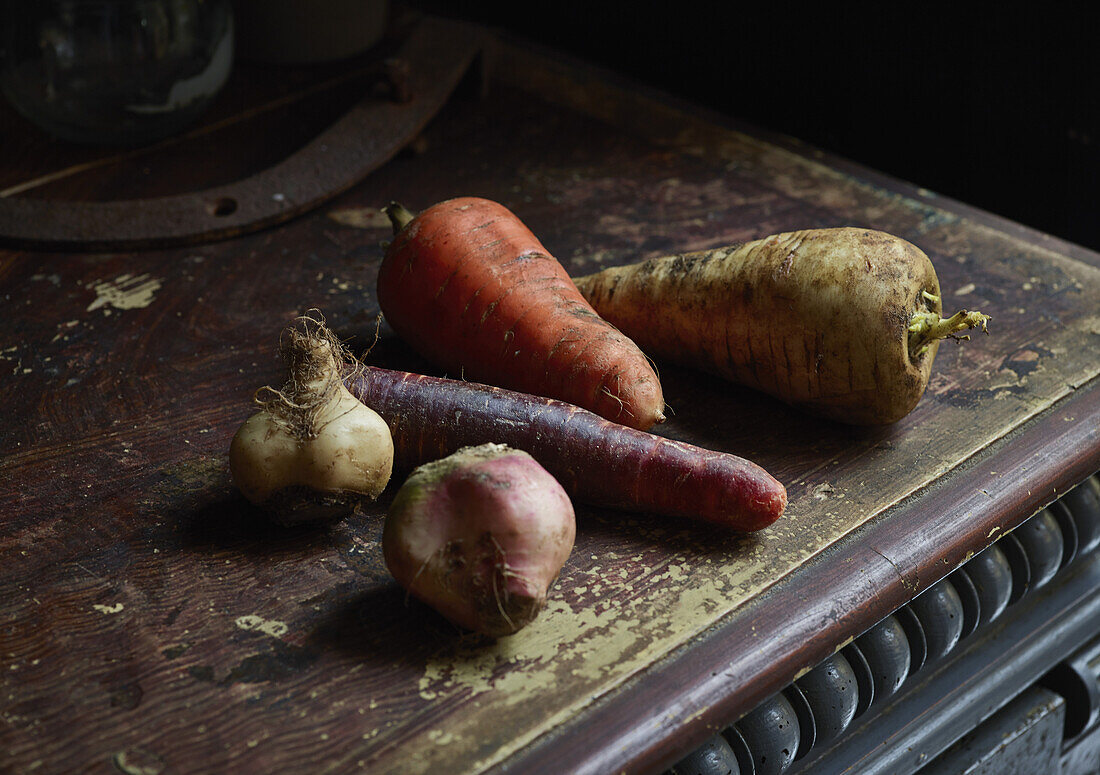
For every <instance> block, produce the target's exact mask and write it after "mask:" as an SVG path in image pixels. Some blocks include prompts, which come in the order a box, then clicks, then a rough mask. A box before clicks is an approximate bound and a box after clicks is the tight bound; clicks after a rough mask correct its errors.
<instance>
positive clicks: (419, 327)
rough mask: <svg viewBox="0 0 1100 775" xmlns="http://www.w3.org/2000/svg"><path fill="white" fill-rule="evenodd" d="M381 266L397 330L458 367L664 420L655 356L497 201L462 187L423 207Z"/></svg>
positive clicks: (607, 412) (641, 420) (394, 212)
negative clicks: (585, 294) (611, 320)
mask: <svg viewBox="0 0 1100 775" xmlns="http://www.w3.org/2000/svg"><path fill="white" fill-rule="evenodd" d="M387 212H388V213H389V215H390V217H391V219H392V220H393V224H394V230H395V232H396V236H395V238H394V240H393V242H392V243H391V244H390V246H389V248H388V249H387V251H386V256H385V259H384V260H383V262H382V265H381V267H380V268H379V271H378V302H379V305H380V306H381V308H382V313H383V315H384V316H385V318H386V320H387V321H388V322H389V323H390V325H391V326H392V327H393V329H394V330H395V331H396V332H397V333H398V334H399V335H400V336H401V337H402V338H403V339H404V340H405V341H406V342H407V343H409V344H410V345H411V346H412V347H413V348H414V349H415V350H417V351H418V352H419V353H420V354H421V355H423V356H424V357H426V358H428V359H429V360H430V361H432V362H433V363H435V364H436V365H437V366H440V367H442V368H444V369H446V370H447V371H448V372H449V373H451V374H452V375H454V376H456V377H457V376H461V377H462V378H463V379H472V380H476V381H479V382H484V383H488V384H492V385H498V386H500V387H505V388H509V389H512V390H518V391H522V392H525V393H533V394H535V395H540V396H548V397H550V398H557V399H561V400H563V401H567V402H569V403H572V404H576V405H578V406H582V407H584V408H586V409H589V410H590V411H593V412H595V413H597V414H599V415H601V416H603V417H606V418H608V419H611V420H614V421H615V422H618V423H622V424H624V425H629V426H632V427H635V428H640V429H643V430H645V429H648V428H650V427H651V426H652V425H653V424H654V423H657V422H661V421H662V420H664V414H663V411H664V397H663V395H662V392H661V385H660V381H659V380H658V378H657V374H656V373H655V372H654V370H653V368H652V366H651V365H650V363H649V361H648V360H647V359H646V357H645V355H643V354H642V352H641V351H640V350H639V349H638V347H637V346H636V345H635V344H634V343H633V342H632V341H630V340H629V339H628V338H627V337H626V336H624V335H623V334H621V333H620V332H619V331H617V330H616V329H615V328H614V327H613V326H611V325H609V324H608V323H607V322H606V321H604V320H602V319H601V318H600V317H599V316H598V315H597V314H596V313H595V311H594V310H593V309H592V307H590V306H589V304H588V302H586V301H585V300H584V299H583V298H582V297H581V295H580V294H579V293H578V292H577V289H576V287H575V286H574V285H573V282H572V281H571V280H570V278H569V275H568V273H567V272H566V271H565V268H564V267H562V265H561V264H560V263H558V261H557V260H556V259H555V258H553V257H552V256H551V255H550V253H549V252H548V251H547V250H546V248H544V247H543V246H542V244H541V243H540V242H539V240H538V239H537V238H536V237H535V235H534V234H532V233H531V231H530V230H529V229H528V228H527V227H526V226H524V225H523V223H521V222H520V220H519V219H518V218H517V217H516V216H515V215H513V214H512V213H511V212H510V211H509V210H507V209H506V208H505V207H503V206H502V205H500V204H497V203H496V202H491V201H488V200H485V199H478V198H473V197H464V198H459V199H452V200H448V201H445V202H441V203H439V204H437V205H434V206H433V207H430V208H428V209H427V210H425V211H424V212H422V213H420V214H419V215H417V216H415V217H413V216H412V215H411V214H410V213H409V212H408V211H407V210H405V209H404V208H402V207H400V206H399V205H391V206H390V207H389V208H387Z"/></svg>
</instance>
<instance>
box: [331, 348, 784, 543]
mask: <svg viewBox="0 0 1100 775" xmlns="http://www.w3.org/2000/svg"><path fill="white" fill-rule="evenodd" d="M348 387H349V389H350V390H351V392H352V393H353V394H354V395H355V396H356V397H358V398H359V399H360V400H361V401H363V402H364V403H365V404H366V405H367V406H370V407H371V408H372V409H374V410H375V411H376V412H378V413H379V414H380V415H381V416H382V417H384V418H385V419H386V422H387V423H389V426H390V433H391V434H392V436H393V439H394V454H395V462H394V466H395V468H396V469H398V470H409V469H410V468H412V467H413V466H415V465H418V464H420V463H423V462H426V461H429V460H435V459H437V458H440V457H443V456H445V455H449V454H451V453H452V452H455V451H456V450H458V449H460V448H462V447H467V446H473V445H478V444H482V443H485V442H501V443H505V444H508V445H509V446H511V447H513V448H516V449H522V450H524V451H526V452H528V453H530V454H531V456H532V457H534V458H535V459H536V460H537V461H539V463H540V464H541V465H543V466H544V467H545V468H546V469H547V470H548V471H549V472H550V473H551V474H552V475H553V476H554V477H555V478H556V479H557V480H558V481H559V482H560V483H561V484H562V486H563V487H564V488H565V490H566V492H568V493H569V494H570V495H571V496H572V497H574V498H575V499H577V500H581V501H585V502H587V503H592V504H596V505H603V506H610V507H613V508H619V509H628V510H633V511H641V512H650V513H655V514H664V515H670V516H681V517H688V518H692V519H701V520H705V521H709V522H713V523H716V524H719V525H722V526H725V527H729V528H734V529H737V530H746V531H748V530H758V529H760V528H763V527H766V526H767V525H770V524H771V523H772V522H774V521H775V520H776V519H777V518H778V517H779V516H780V515H781V514H782V513H783V509H784V508H785V507H786V504H787V491H786V490H785V489H784V487H783V485H782V484H780V483H779V482H778V481H776V480H775V479H774V478H773V477H772V476H771V475H770V474H768V473H767V472H766V471H765V470H764V469H763V468H761V467H760V466H758V465H756V464H754V463H751V462H749V461H748V460H745V459H743V458H740V457H737V456H736V455H731V454H726V453H722V452H714V451H711V450H707V449H702V448H700V447H696V446H693V445H691V444H685V443H683V442H680V441H675V440H672V439H666V438H662V437H660V436H655V435H653V434H651V433H646V432H644V431H639V430H636V429H634V428H629V427H626V426H623V425H619V424H617V423H613V422H610V421H608V420H605V419H603V418H601V417H598V416H597V415H595V414H593V413H592V412H589V411H586V410H584V409H581V408H579V407H576V406H573V405H571V404H566V403H564V402H561V401H555V400H552V399H545V398H539V397H536V396H532V395H528V394H525V393H517V392H513V391H510V390H503V389H501V388H495V387H489V386H487V385H479V384H476V383H472V382H460V381H457V380H449V379H441V378H438V377H428V376H424V375H420V374H409V373H407V372H398V371H389V370H386V369H379V368H374V367H369V366H367V367H364V368H363V369H362V370H361V371H360V372H358V373H356V374H354V375H353V376H351V377H349V379H348Z"/></svg>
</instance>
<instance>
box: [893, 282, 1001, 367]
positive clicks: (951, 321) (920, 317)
mask: <svg viewBox="0 0 1100 775" xmlns="http://www.w3.org/2000/svg"><path fill="white" fill-rule="evenodd" d="M925 296H926V297H928V300H929V301H937V300H938V299H937V298H936V297H935V296H933V295H932V294H929V293H926V294H925ZM989 320H990V318H989V315H983V314H982V313H980V312H969V311H967V310H965V309H964V310H959V311H958V312H956V313H955V314H954V315H952V316H951V317H949V318H945V317H941V316H940V315H939V314H938V313H936V312H933V311H932V310H928V309H919V310H917V311H916V312H914V313H913V317H911V318H910V319H909V357H910V358H912V359H914V360H916V359H917V358H919V357H920V356H922V355H924V353H925V351H927V350H928V346H929V345H930V344H932V342H935V341H938V340H940V339H948V338H950V339H969V338H970V337H969V336H960V335H959V332H960V331H965V330H967V329H970V328H975V327H977V326H981V329H982V331H985V332H987V333H988V329H987V328H986V323H987V322H988V321H989Z"/></svg>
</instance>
